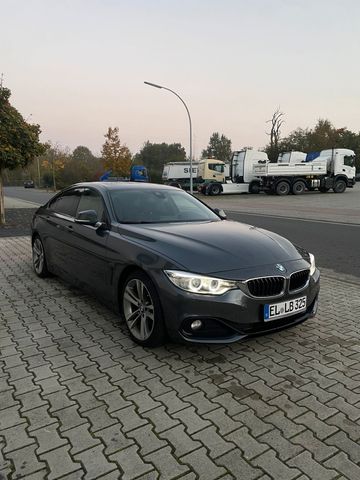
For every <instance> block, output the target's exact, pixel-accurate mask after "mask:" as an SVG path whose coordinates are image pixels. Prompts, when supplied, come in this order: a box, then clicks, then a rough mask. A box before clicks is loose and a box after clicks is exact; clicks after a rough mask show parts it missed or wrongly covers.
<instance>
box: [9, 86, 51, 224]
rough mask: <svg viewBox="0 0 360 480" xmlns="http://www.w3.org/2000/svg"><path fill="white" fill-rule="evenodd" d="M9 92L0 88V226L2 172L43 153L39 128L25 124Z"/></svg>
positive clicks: (24, 163)
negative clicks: (11, 100) (13, 104)
mask: <svg viewBox="0 0 360 480" xmlns="http://www.w3.org/2000/svg"><path fill="white" fill-rule="evenodd" d="M10 96H11V91H10V90H9V89H8V88H4V87H0V224H2V223H5V204H4V190H3V172H4V170H5V169H8V170H14V169H16V168H17V167H26V165H28V164H29V163H30V162H31V161H32V160H33V159H34V158H35V157H36V156H38V155H41V154H42V153H43V151H44V145H43V144H42V143H41V142H40V141H39V135H40V132H41V130H40V126H39V125H32V124H29V123H27V122H26V121H25V120H24V118H23V117H22V115H21V114H20V113H19V112H18V111H17V110H16V108H14V107H13V106H12V105H11V104H10V101H9V99H10Z"/></svg>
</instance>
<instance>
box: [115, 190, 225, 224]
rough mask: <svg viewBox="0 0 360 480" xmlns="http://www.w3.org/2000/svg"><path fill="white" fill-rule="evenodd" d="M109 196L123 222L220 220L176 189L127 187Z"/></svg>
mask: <svg viewBox="0 0 360 480" xmlns="http://www.w3.org/2000/svg"><path fill="white" fill-rule="evenodd" d="M109 193H110V198H111V202H112V205H113V207H114V211H115V214H116V218H117V220H118V222H120V223H171V222H202V221H220V219H219V217H218V216H217V215H216V214H215V213H214V212H212V211H211V210H210V209H209V208H208V207H206V206H205V205H203V204H202V203H201V202H199V201H198V200H196V199H195V198H194V197H192V196H191V195H189V194H188V193H186V192H184V191H181V190H178V189H175V188H174V190H172V189H171V190H170V189H169V190H162V189H156V188H154V189H149V188H144V189H141V188H134V189H133V188H132V189H127V188H124V189H119V190H110V192H109Z"/></svg>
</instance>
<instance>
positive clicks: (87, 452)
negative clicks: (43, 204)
mask: <svg viewBox="0 0 360 480" xmlns="http://www.w3.org/2000/svg"><path fill="white" fill-rule="evenodd" d="M30 260H31V258H30V243H29V237H10V238H3V239H0V348H1V357H0V451H1V455H0V472H1V473H0V478H1V479H3V478H9V479H20V478H26V479H33V480H41V479H45V478H48V479H58V478H62V479H69V480H70V479H76V480H77V479H80V478H86V479H97V478H99V479H100V478H101V479H107V480H110V479H120V478H121V479H155V478H161V479H180V478H181V479H184V480H185V479H186V480H190V479H196V478H199V479H204V480H211V479H220V478H221V479H224V480H225V479H226V480H228V479H243V480H251V479H262V480H265V479H276V480H281V479H284V480H292V479H299V480H300V479H301V480H304V479H307V478H310V479H316V480H322V479H345V478H347V479H356V480H358V479H359V478H360V466H359V463H360V446H359V440H360V427H359V419H360V382H359V381H360V326H359V315H360V295H359V293H360V285H359V283H356V281H355V280H354V279H352V278H347V279H339V278H332V277H330V276H329V277H328V276H326V275H323V279H322V292H321V299H320V310H319V313H318V315H317V317H316V318H315V319H312V320H309V321H308V322H306V323H304V324H302V325H300V326H297V327H295V328H292V329H288V330H285V331H282V332H280V333H276V334H272V335H269V336H263V337H258V338H256V339H251V340H248V341H246V342H242V343H236V344H232V345H229V346H211V347H207V346H183V345H174V344H169V345H167V346H166V347H163V348H158V349H155V350H149V349H144V348H141V347H139V346H136V345H135V344H134V343H133V342H132V341H130V340H129V339H128V337H127V335H126V330H125V328H124V327H123V326H122V325H119V322H118V317H117V316H116V315H115V314H114V313H113V312H111V311H109V310H107V309H106V307H104V306H103V305H101V304H100V303H99V302H97V301H96V300H95V299H93V298H90V297H88V296H86V295H84V294H82V293H81V292H79V291H77V290H74V289H71V288H69V287H68V286H67V285H66V284H64V283H63V282H62V281H60V280H59V279H57V278H52V279H50V280H41V279H38V278H37V277H36V276H35V275H34V274H33V272H32V269H31V262H30ZM325 273H326V272H325Z"/></svg>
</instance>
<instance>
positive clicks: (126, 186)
mask: <svg viewBox="0 0 360 480" xmlns="http://www.w3.org/2000/svg"><path fill="white" fill-rule="evenodd" d="M71 187H95V188H98V189H100V190H134V189H139V188H141V189H144V190H154V189H156V190H159V189H160V190H173V189H174V188H176V187H171V186H169V185H160V184H158V183H147V182H146V183H145V182H144V183H143V182H81V183H76V184H75V185H72V186H71ZM176 190H180V189H179V188H176Z"/></svg>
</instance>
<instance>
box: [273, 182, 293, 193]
mask: <svg viewBox="0 0 360 480" xmlns="http://www.w3.org/2000/svg"><path fill="white" fill-rule="evenodd" d="M275 193H276V195H281V196H283V195H289V193H290V184H289V182H286V181H285V180H280V182H279V183H278V184H277V185H276V187H275Z"/></svg>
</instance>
